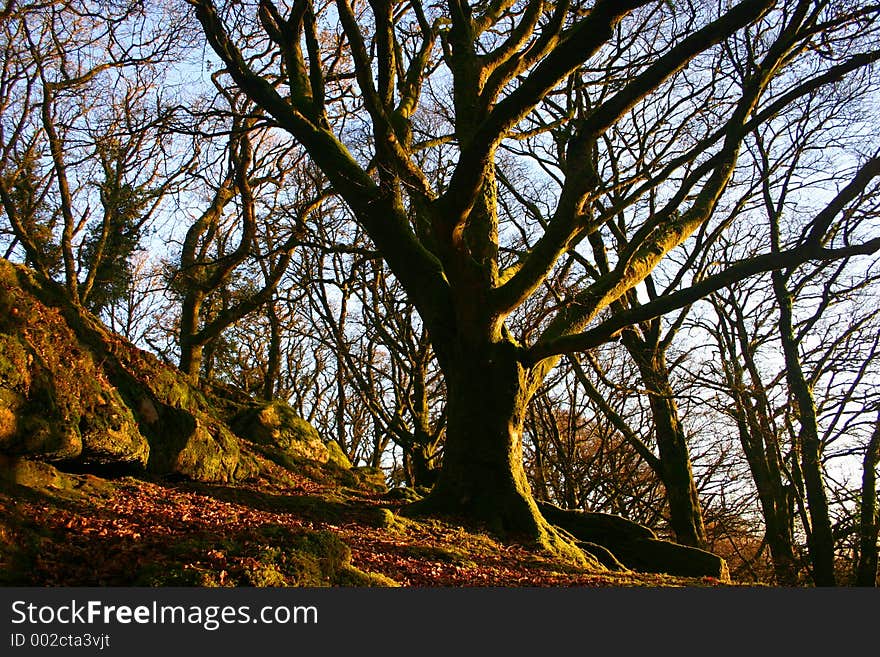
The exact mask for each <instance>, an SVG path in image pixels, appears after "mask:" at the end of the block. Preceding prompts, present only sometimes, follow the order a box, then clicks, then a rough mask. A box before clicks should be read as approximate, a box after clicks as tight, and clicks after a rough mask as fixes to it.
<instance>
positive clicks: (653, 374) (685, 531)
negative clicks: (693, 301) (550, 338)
mask: <svg viewBox="0 0 880 657" xmlns="http://www.w3.org/2000/svg"><path fill="white" fill-rule="evenodd" d="M623 342H624V346H626V348H627V351H629V353H630V355H631V356H632V358H633V360H634V361H635V363H636V365H637V366H638V368H639V373H640V374H641V375H642V380H643V382H644V385H645V387H646V388H647V389H648V398H649V402H650V405H651V416H652V418H653V420H654V434H655V439H656V440H657V449H658V451H659V453H660V472H658V474H659V476H660V479H661V480H662V481H663V486H664V488H665V489H666V501H667V504H668V505H669V526H670V527H671V528H672V531H673V532H674V533H675V540H676V541H678V542H679V543H682V544H683V545H691V546H694V547H700V548H702V547H705V545H706V529H705V526H704V524H703V512H702V510H701V508H700V497H699V494H698V492H697V485H696V483H695V482H694V474H693V470H692V469H691V457H690V452H689V450H688V446H687V438H686V436H685V434H684V429H683V427H682V426H681V422H680V421H679V418H678V406H677V405H676V403H675V394H674V392H673V390H672V385H671V384H670V382H669V371H668V368H667V367H666V362H665V358H664V357H663V354H662V353H659V352H658V350H657V349H651V348H650V347H649V346H647V345H645V344H644V343H643V342H642V341H641V340H639V339H637V338H635V336H632V335H631V334H630V335H628V336H626V337H625V338H624V341H623Z"/></svg>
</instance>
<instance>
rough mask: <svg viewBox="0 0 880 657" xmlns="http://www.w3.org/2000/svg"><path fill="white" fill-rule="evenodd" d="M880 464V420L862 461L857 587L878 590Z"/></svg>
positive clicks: (879, 419)
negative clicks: (879, 468) (879, 474)
mask: <svg viewBox="0 0 880 657" xmlns="http://www.w3.org/2000/svg"><path fill="white" fill-rule="evenodd" d="M878 464H880V417H878V419H877V426H876V427H875V429H874V434H873V435H872V436H871V440H870V441H869V442H868V446H867V448H866V449H865V458H864V460H863V461H862V467H863V470H862V503H861V513H860V523H859V564H858V567H857V569H856V585H857V586H877V536H878V530H880V518H878V515H877V465H878Z"/></svg>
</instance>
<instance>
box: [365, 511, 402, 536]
mask: <svg viewBox="0 0 880 657" xmlns="http://www.w3.org/2000/svg"><path fill="white" fill-rule="evenodd" d="M360 520H361V521H362V522H364V523H365V524H367V525H370V526H371V527H376V528H379V529H390V530H392V531H403V530H405V529H406V525H407V523H408V522H409V521H408V520H405V519H404V518H400V517H399V516H396V515H394V514H393V513H392V512H391V510H390V509H386V508H384V507H372V508H369V509H367V510H365V511H364V512H363V513H362V514H361V516H360Z"/></svg>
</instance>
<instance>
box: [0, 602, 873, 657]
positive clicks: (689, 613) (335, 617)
mask: <svg viewBox="0 0 880 657" xmlns="http://www.w3.org/2000/svg"><path fill="white" fill-rule="evenodd" d="M878 602H880V594H878V592H877V591H876V590H873V591H869V590H852V589H850V590H829V591H821V590H815V589H813V590H803V589H802V590H780V589H776V590H769V589H764V590H749V589H737V590H726V591H725V590H693V589H679V590H675V589H647V590H646V589H641V590H631V589H600V590H594V589H574V588H572V589H466V588H465V589H451V588H450V589H412V588H411V589H339V588H337V589H242V588H239V589H185V588H161V589H147V588H54V589H50V588H42V589H41V588H5V589H0V608H2V614H0V617H2V623H0V628H2V632H3V634H2V636H0V654H2V655H12V656H14V655H19V654H21V655H25V654H31V653H35V652H39V653H41V654H48V653H51V654H59V655H60V654H67V653H69V652H70V651H74V652H75V653H76V654H101V655H108V654H109V655H141V654H143V655H152V656H154V657H166V655H167V656H169V657H171V656H174V655H178V654H190V653H189V650H190V649H192V650H193V651H195V652H192V654H193V655H196V654H198V655H211V656H212V657H215V656H221V655H236V656H241V657H250V655H251V654H253V653H254V651H257V650H259V651H260V653H261V654H268V655H276V654H277V655H294V654H297V655H299V654H328V655H337V654H339V655H343V654H355V653H358V654H359V653H366V654H374V653H377V654H402V655H410V654H423V653H426V654H439V653H440V652H443V653H446V654H450V655H452V654H474V651H479V650H488V649H492V650H494V651H496V652H497V653H498V654H500V651H507V652H508V653H509V654H526V653H527V652H530V651H539V653H540V652H541V651H545V652H546V651H547V650H548V649H551V648H575V649H578V653H582V652H583V653H584V654H586V653H589V652H592V651H594V650H598V649H603V650H609V649H610V650H614V651H615V653H618V652H621V651H622V652H623V653H624V654H628V653H630V652H632V651H634V650H651V649H654V648H657V647H658V646H660V645H663V644H665V643H666V642H669V641H673V640H674V643H675V644H676V645H677V646H678V648H677V651H678V652H684V653H685V654H687V653H688V652H689V650H688V649H686V648H688V647H693V648H694V649H695V650H696V648H697V647H698V646H701V645H702V646H704V647H706V646H709V645H719V642H722V643H724V645H727V646H733V645H737V644H740V645H741V647H743V648H746V647H748V645H749V643H748V641H750V640H752V639H754V638H755V637H757V636H760V637H761V645H762V646H764V647H768V646H772V645H778V646H779V647H780V649H781V648H783V647H785V646H788V648H790V647H791V646H792V642H795V643H797V642H799V641H800V640H801V639H804V640H806V638H807V637H808V636H809V637H810V639H809V642H808V645H809V646H810V647H811V648H818V647H821V645H822V642H823V637H827V638H829V639H830V638H831V637H833V642H832V643H830V644H829V646H828V648H829V649H831V648H832V647H834V648H835V649H840V648H841V647H842V645H843V643H842V642H845V639H846V637H847V636H849V637H852V636H853V635H852V634H849V635H848V634H847V632H848V631H847V630H845V628H846V627H850V628H851V627H854V626H857V627H858V626H860V627H865V628H868V627H870V626H871V623H872V622H873V620H872V619H873V618H874V617H875V616H876V611H877V609H880V606H878ZM796 627H800V628H801V630H798V631H793V629H792V628H796ZM808 627H812V628H815V629H819V628H825V630H824V631H823V632H816V633H814V632H807V633H804V632H803V629H804V628H808ZM834 628H837V630H839V631H837V630H835V629H834ZM748 637H752V639H748ZM805 645H806V644H805ZM694 654H696V652H695V653H694Z"/></svg>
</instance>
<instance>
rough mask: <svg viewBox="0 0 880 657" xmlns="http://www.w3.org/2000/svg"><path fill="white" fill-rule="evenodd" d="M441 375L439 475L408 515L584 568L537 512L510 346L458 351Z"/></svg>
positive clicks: (517, 370)
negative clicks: (467, 527) (443, 518)
mask: <svg viewBox="0 0 880 657" xmlns="http://www.w3.org/2000/svg"><path fill="white" fill-rule="evenodd" d="M457 351H458V354H457V358H456V359H455V362H454V363H453V366H452V367H447V368H446V370H447V371H446V383H447V388H448V403H447V404H448V405H447V429H446V443H445V448H444V456H443V467H442V469H441V471H440V474H439V477H438V479H437V483H436V485H435V486H434V489H433V490H432V491H431V493H430V494H429V495H428V497H426V498H425V499H424V500H422V501H420V502H417V503H415V504H414V505H412V511H413V512H414V513H419V514H421V513H426V514H437V515H447V516H451V517H456V518H459V519H461V518H467V519H469V520H472V521H477V522H478V523H481V524H483V525H484V526H485V527H486V528H487V529H488V530H489V531H491V532H493V533H496V534H498V535H501V536H504V537H506V538H509V539H512V540H518V541H522V542H524V543H532V544H537V545H539V546H540V547H542V548H545V549H547V550H548V551H550V552H553V553H555V554H557V555H558V556H563V557H567V558H569V559H570V560H574V561H577V562H579V563H583V561H584V555H583V553H582V552H581V551H580V550H579V549H578V548H576V547H575V546H574V545H573V544H572V543H570V542H569V541H567V540H566V539H564V538H562V537H561V536H560V535H559V534H558V532H557V531H556V530H555V529H554V528H553V527H552V526H551V525H550V524H549V523H548V522H547V521H546V520H545V519H544V518H543V516H542V515H541V513H540V512H539V511H538V507H537V505H536V504H535V500H534V498H533V497H532V491H531V489H530V487H529V484H528V481H527V480H526V474H525V470H524V468H523V460H522V429H523V421H524V419H525V413H526V408H527V404H528V399H529V394H530V386H529V383H530V382H529V372H528V370H527V369H526V368H525V367H524V366H523V365H522V364H521V363H520V362H519V360H518V358H517V348H516V346H515V345H513V344H512V343H510V342H507V341H501V342H495V343H488V344H486V345H485V346H482V347H479V346H478V347H473V348H470V349H461V348H459V349H458V350H457Z"/></svg>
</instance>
